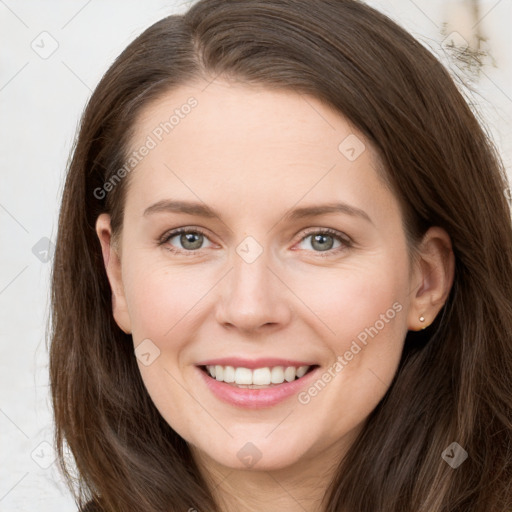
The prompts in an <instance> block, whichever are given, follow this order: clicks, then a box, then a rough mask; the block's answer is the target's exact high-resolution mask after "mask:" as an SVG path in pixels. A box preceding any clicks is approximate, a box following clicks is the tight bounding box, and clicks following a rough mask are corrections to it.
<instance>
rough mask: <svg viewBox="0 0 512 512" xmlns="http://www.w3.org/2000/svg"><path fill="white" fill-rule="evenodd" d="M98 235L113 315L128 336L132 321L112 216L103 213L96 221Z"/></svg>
mask: <svg viewBox="0 0 512 512" xmlns="http://www.w3.org/2000/svg"><path fill="white" fill-rule="evenodd" d="M96 234H97V235H98V238H99V241H100V244H101V252H102V255H103V262H104V264H105V270H106V272H107V277H108V280H109V283H110V289H111V290H112V314H113V315H114V320H115V321H116V323H117V325H118V326H119V328H120V329H121V330H122V331H124V332H125V333H126V334H130V333H131V321H130V315H129V313H128V307H127V303H126V297H125V295H124V286H123V281H122V273H121V259H120V256H119V254H118V251H117V250H116V248H115V247H114V245H113V238H112V229H111V226H110V215H108V214H107V213H102V214H101V215H99V216H98V219H97V220H96Z"/></svg>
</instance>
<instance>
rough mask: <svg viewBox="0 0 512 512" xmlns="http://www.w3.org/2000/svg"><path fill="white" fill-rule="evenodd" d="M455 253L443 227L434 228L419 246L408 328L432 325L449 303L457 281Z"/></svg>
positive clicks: (414, 328) (420, 328)
mask: <svg viewBox="0 0 512 512" xmlns="http://www.w3.org/2000/svg"><path fill="white" fill-rule="evenodd" d="M454 273H455V256H454V254H453V250H452V244H451V240H450V236H449V235H448V233H446V231H445V230H444V229H442V228H439V227H432V228H430V229H429V230H428V231H427V232H426V233H425V236H424V237H423V240H422V242H421V244H420V247H419V249H418V257H417V264H416V269H415V272H414V273H413V280H414V281H413V282H414V283H416V284H415V285H414V286H413V288H412V293H413V295H414V296H413V299H412V301H411V307H410V309H409V315H408V328H409V330H411V331H419V330H422V329H425V328H426V327H428V326H429V325H430V324H431V323H432V322H433V321H434V319H435V318H436V316H437V314H438V313H439V311H440V310H441V308H442V307H443V306H444V304H445V303H446V301H447V299H448V296H449V294H450V290H451V287H452V284H453V278H454Z"/></svg>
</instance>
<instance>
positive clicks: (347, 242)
mask: <svg viewBox="0 0 512 512" xmlns="http://www.w3.org/2000/svg"><path fill="white" fill-rule="evenodd" d="M181 233H198V234H201V235H203V236H204V237H205V238H207V239H208V240H209V241H210V243H212V244H213V243H214V242H212V241H211V240H210V238H209V236H208V234H207V233H206V231H205V230H204V229H202V228H200V227H196V226H183V227H180V228H175V229H172V230H170V231H166V232H165V233H164V234H163V235H162V236H161V237H160V238H159V240H158V245H159V246H160V245H165V244H166V243H167V242H169V240H170V239H171V238H174V237H175V236H177V235H180V234H181ZM314 234H326V235H329V236H331V237H333V238H335V239H337V240H338V241H339V242H340V243H341V244H342V245H341V247H337V248H336V249H329V250H327V251H306V252H312V253H314V254H316V255H317V256H320V257H326V256H332V255H334V254H337V253H338V252H340V251H343V250H346V249H348V248H350V247H352V246H353V241H352V239H351V238H350V237H349V236H348V235H346V234H345V233H342V232H341V231H337V230H336V229H332V228H320V227H317V228H308V229H306V230H303V231H301V233H300V238H299V240H298V241H297V242H296V243H295V244H294V245H297V244H299V243H300V242H302V241H303V240H304V239H305V238H307V237H308V236H311V235H314ZM167 249H168V250H169V251H170V252H173V253H177V254H185V255H187V256H193V255H197V254H199V253H200V252H201V251H202V250H203V249H195V250H185V249H178V248H176V247H174V246H172V249H170V248H167ZM292 250H297V249H292ZM300 250H303V249H300Z"/></svg>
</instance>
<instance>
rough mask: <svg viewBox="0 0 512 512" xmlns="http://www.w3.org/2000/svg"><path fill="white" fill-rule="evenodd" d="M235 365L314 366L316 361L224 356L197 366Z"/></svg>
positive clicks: (243, 366) (239, 366)
mask: <svg viewBox="0 0 512 512" xmlns="http://www.w3.org/2000/svg"><path fill="white" fill-rule="evenodd" d="M216 365H219V366H233V367H235V368H249V369H251V370H254V369H255V368H266V367H271V368H272V367H274V366H284V367H288V366H295V367H297V368H299V367H300V366H314V365H315V363H311V362H307V361H295V360H293V359H278V358H275V357H264V358H260V359H244V358H241V357H223V358H219V359H208V360H206V361H201V362H199V363H197V366H216Z"/></svg>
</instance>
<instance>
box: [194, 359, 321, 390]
mask: <svg viewBox="0 0 512 512" xmlns="http://www.w3.org/2000/svg"><path fill="white" fill-rule="evenodd" d="M311 368H313V367H312V366H299V367H295V366H273V367H269V366H266V367H263V368H255V369H252V370H251V369H250V368H244V367H234V366H222V365H207V366H204V367H203V369H204V370H205V371H206V372H208V374H209V375H210V376H211V377H212V378H214V379H216V380H217V381H219V382H225V383H227V384H232V385H234V386H237V387H240V388H251V389H261V388H265V387H271V386H276V385H279V384H282V383H283V382H284V381H286V382H292V381H294V380H296V379H300V378H301V377H304V375H306V373H307V372H308V371H309V370H310V369H311Z"/></svg>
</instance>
